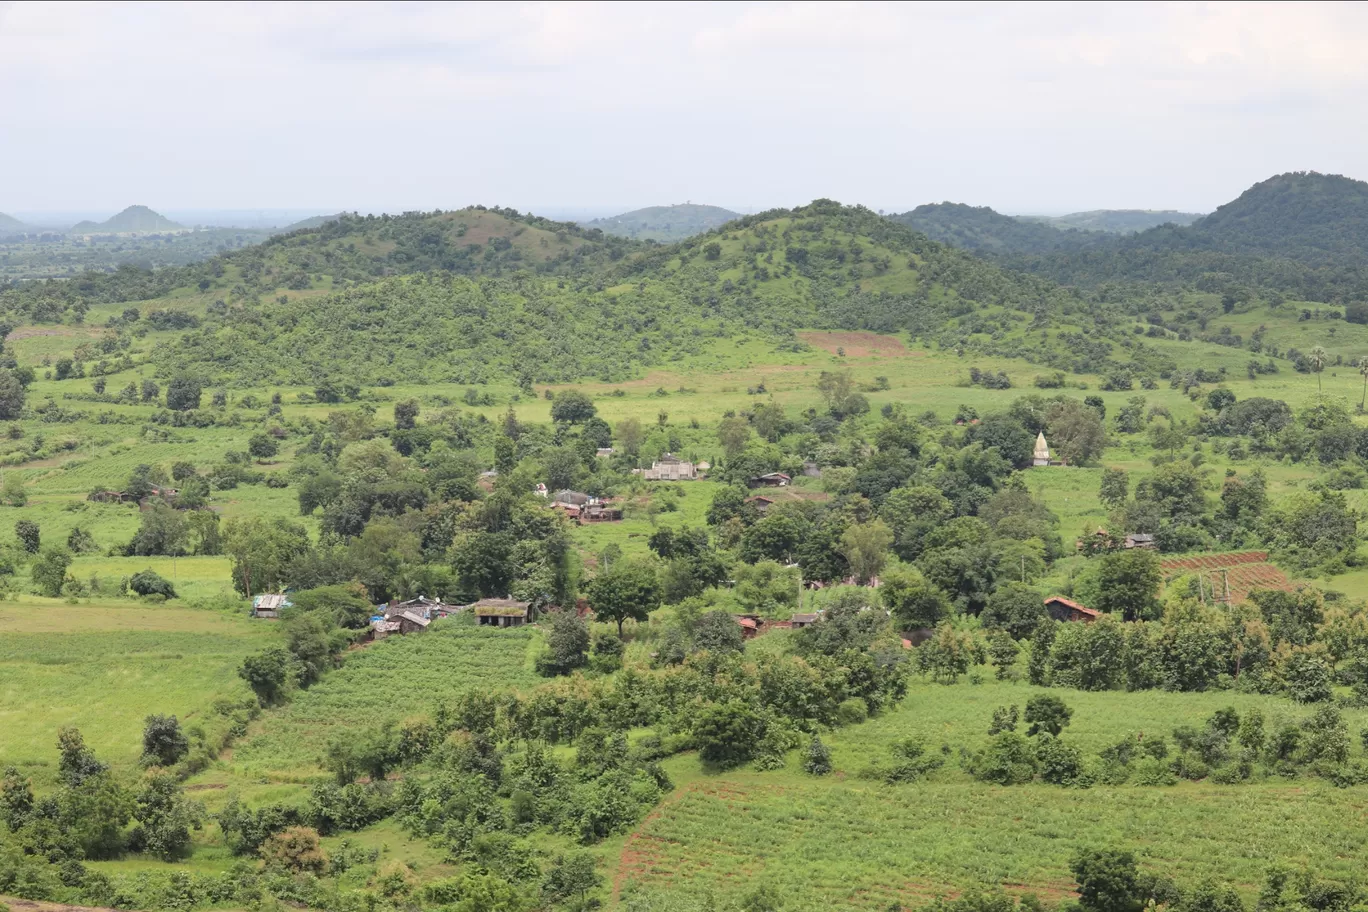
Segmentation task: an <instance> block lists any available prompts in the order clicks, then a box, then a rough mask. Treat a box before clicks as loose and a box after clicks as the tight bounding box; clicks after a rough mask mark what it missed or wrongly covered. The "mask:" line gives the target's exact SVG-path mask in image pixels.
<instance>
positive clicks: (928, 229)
mask: <svg viewBox="0 0 1368 912" xmlns="http://www.w3.org/2000/svg"><path fill="white" fill-rule="evenodd" d="M892 219H893V221H895V222H898V223H900V224H903V225H907V226H908V227H909V228H912V229H914V230H916V231H920V232H922V233H923V234H925V235H926V236H927V237H929V238H931V239H933V240H937V241H940V242H942V243H945V244H950V245H952V246H955V247H960V248H963V249H964V250H973V251H975V252H980V253H1052V252H1054V251H1057V250H1079V249H1082V248H1084V247H1087V246H1090V245H1093V244H1100V243H1106V241H1107V240H1108V238H1107V235H1105V234H1102V233H1100V232H1094V231H1079V230H1060V227H1059V226H1053V225H1050V224H1046V223H1043V222H1040V221H1035V220H1030V219H1019V218H1013V217H1012V216H1010V215H1003V214H1002V213H1000V212H996V211H994V210H992V209H990V208H988V207H987V206H966V205H964V204H963V203H930V204H927V205H924V206H918V207H917V208H916V209H913V210H912V211H911V212H904V213H902V214H901V215H895V216H892Z"/></svg>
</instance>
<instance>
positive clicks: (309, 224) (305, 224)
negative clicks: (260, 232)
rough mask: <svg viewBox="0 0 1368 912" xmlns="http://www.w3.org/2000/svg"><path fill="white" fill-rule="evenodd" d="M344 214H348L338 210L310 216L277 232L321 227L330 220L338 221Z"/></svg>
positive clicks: (286, 232)
mask: <svg viewBox="0 0 1368 912" xmlns="http://www.w3.org/2000/svg"><path fill="white" fill-rule="evenodd" d="M344 215H346V213H345V212H338V213H336V214H334V215H314V216H310V217H309V218H306V219H300V220H299V221H297V222H295V223H294V224H292V225H286V226H285V227H284V228H281V229H280V230H278V231H277V232H276V233H277V234H290V233H291V232H295V231H304V230H306V229H309V228H320V227H322V226H323V225H326V224H327V223H328V222H335V221H337V220H338V219H340V218H342V217H343V216H344Z"/></svg>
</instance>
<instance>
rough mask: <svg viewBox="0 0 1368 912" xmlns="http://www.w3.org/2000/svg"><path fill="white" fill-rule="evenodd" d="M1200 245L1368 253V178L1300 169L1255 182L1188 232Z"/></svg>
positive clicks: (1302, 254) (1287, 253)
mask: <svg viewBox="0 0 1368 912" xmlns="http://www.w3.org/2000/svg"><path fill="white" fill-rule="evenodd" d="M1183 234H1184V235H1185V236H1186V237H1190V238H1191V239H1192V240H1193V242H1194V244H1195V245H1196V246H1209V247H1211V248H1212V249H1218V250H1222V251H1226V252H1230V253H1257V254H1269V255H1275V256H1281V257H1287V258H1289V259H1293V260H1298V261H1300V262H1304V263H1320V262H1327V261H1329V260H1330V258H1332V257H1336V258H1339V257H1350V258H1362V257H1364V256H1365V255H1368V183H1365V182H1363V181H1359V180H1353V179H1351V178H1348V177H1343V176H1340V175H1338V174H1316V173H1315V172H1311V171H1298V172H1291V173H1288V174H1280V175H1278V176H1277V177H1272V178H1269V179H1268V180H1266V181H1263V182H1262V183H1258V184H1255V185H1254V186H1253V187H1250V188H1249V189H1248V190H1246V191H1245V192H1244V193H1241V194H1240V196H1239V197H1238V198H1236V199H1235V200H1232V201H1231V202H1229V203H1226V204H1225V205H1224V206H1221V207H1220V208H1218V209H1217V210H1216V211H1215V212H1213V213H1211V215H1208V216H1206V217H1205V218H1202V219H1200V220H1198V221H1197V222H1196V223H1194V224H1193V225H1192V227H1191V228H1190V229H1189V230H1188V231H1186V232H1184V233H1183Z"/></svg>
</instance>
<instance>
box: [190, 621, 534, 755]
mask: <svg viewBox="0 0 1368 912" xmlns="http://www.w3.org/2000/svg"><path fill="white" fill-rule="evenodd" d="M539 642H540V634H539V633H538V632H537V631H535V630H533V629H531V628H524V629H516V628H515V629H511V630H495V629H490V628H482V627H469V626H458V625H457V624H456V623H455V622H454V621H450V620H447V621H438V622H436V623H435V624H434V625H433V626H432V627H431V628H430V629H429V630H427V631H426V632H424V633H423V634H422V635H420V636H409V637H390V638H388V639H385V640H381V641H379V642H377V643H374V644H373V645H370V646H367V647H365V648H363V649H359V650H355V651H353V652H351V653H349V654H348V655H347V658H346V661H345V663H344V664H343V666H342V667H341V668H340V669H338V670H336V671H334V672H331V673H330V674H328V675H327V676H326V677H325V678H324V679H323V680H322V681H321V682H320V683H319V684H317V685H315V686H314V687H312V688H310V689H309V690H306V691H304V692H302V693H299V694H297V695H296V696H295V698H294V700H293V701H292V702H291V703H289V704H288V705H287V706H285V707H283V708H281V709H280V710H278V711H275V712H272V713H270V714H269V715H268V716H267V717H266V719H265V720H264V722H263V723H262V724H261V725H260V726H259V727H258V729H257V730H256V731H255V732H254V733H253V735H252V737H250V738H248V739H247V740H246V741H244V742H242V743H241V744H240V745H239V746H238V747H237V748H236V749H235V750H234V752H233V756H232V759H231V761H230V762H227V763H224V764H220V765H221V766H223V767H224V770H225V771H226V772H227V773H228V774H230V775H231V776H236V777H249V778H252V779H261V778H267V779H270V780H273V781H276V782H299V781H303V780H305V779H308V778H310V777H312V776H317V775H319V774H320V773H321V772H322V769H321V766H320V763H319V761H320V758H321V755H322V753H323V750H324V748H326V746H327V743H328V741H329V740H330V739H332V738H335V737H341V736H345V735H346V734H347V733H348V732H361V731H365V730H369V729H371V728H373V727H375V726H377V725H379V724H381V723H383V722H386V721H393V722H398V721H400V720H402V719H403V718H405V717H406V716H410V715H417V714H422V713H426V712H429V711H430V710H431V709H432V707H433V706H434V705H435V704H436V703H438V702H441V701H443V700H449V699H452V698H454V697H456V696H457V695H458V694H460V693H462V692H464V691H466V690H469V689H481V690H485V691H505V690H509V689H519V688H528V687H532V686H534V685H536V684H537V683H538V682H539V681H540V680H541V679H540V678H538V677H537V675H536V674H535V672H533V671H532V665H531V659H532V654H533V650H534V649H535V648H536V646H537V644H538V643H539ZM211 781H218V780H217V779H214V780H211Z"/></svg>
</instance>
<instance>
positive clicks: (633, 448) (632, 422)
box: [615, 418, 646, 456]
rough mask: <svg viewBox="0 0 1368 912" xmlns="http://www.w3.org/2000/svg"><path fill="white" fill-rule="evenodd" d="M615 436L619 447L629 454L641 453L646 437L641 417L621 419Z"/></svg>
mask: <svg viewBox="0 0 1368 912" xmlns="http://www.w3.org/2000/svg"><path fill="white" fill-rule="evenodd" d="M615 436H616V437H617V443H618V448H619V449H621V450H622V452H624V453H626V454H627V455H628V456H636V455H637V454H638V453H640V452H641V444H642V442H643V441H644V440H645V439H646V435H645V432H644V431H642V429H641V420H640V419H639V418H624V419H622V420H621V421H619V422H618V425H617V429H616V432H615Z"/></svg>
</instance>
